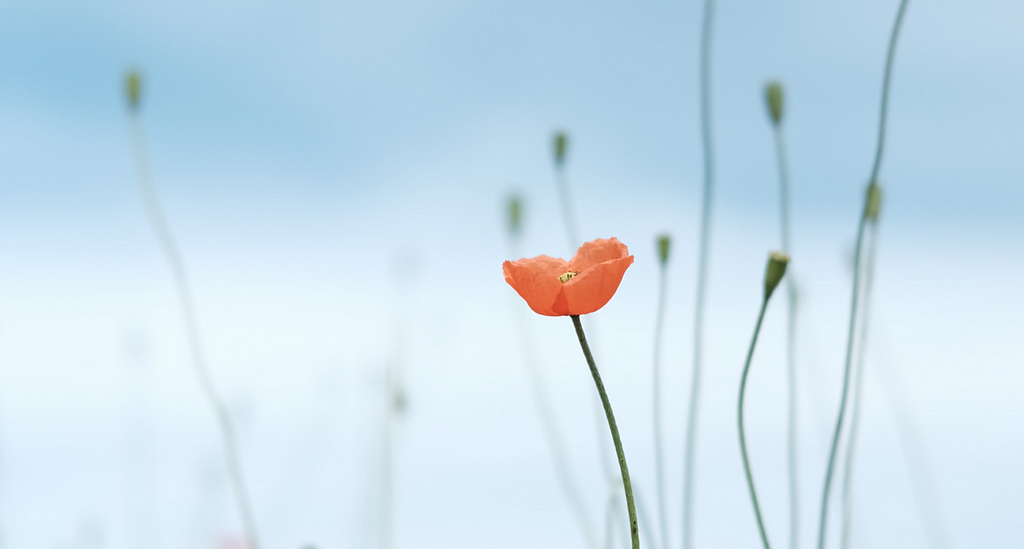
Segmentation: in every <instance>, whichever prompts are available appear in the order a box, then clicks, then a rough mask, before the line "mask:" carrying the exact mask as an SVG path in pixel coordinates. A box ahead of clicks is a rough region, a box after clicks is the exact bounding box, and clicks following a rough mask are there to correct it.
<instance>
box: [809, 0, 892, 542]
mask: <svg viewBox="0 0 1024 549" xmlns="http://www.w3.org/2000/svg"><path fill="white" fill-rule="evenodd" d="M908 2H909V0H901V2H900V7H899V11H897V13H896V22H895V23H894V24H893V28H892V36H891V37H890V39H889V50H888V53H887V55H886V59H885V74H884V76H883V79H882V105H881V108H880V112H879V122H878V147H877V148H876V149H875V161H874V165H873V166H872V168H871V177H870V178H869V179H868V183H869V184H875V182H876V181H877V179H878V171H879V169H881V165H882V152H883V151H884V145H885V126H886V117H887V115H888V110H889V85H890V81H891V79H892V65H893V59H894V57H895V55H896V41H897V39H898V38H899V32H900V27H901V25H902V23H903V15H904V14H905V13H906V9H907V4H908ZM864 210H865V211H864V212H863V213H862V214H861V217H860V221H859V223H858V227H857V244H856V246H855V248H854V259H853V292H852V293H853V297H852V300H851V305H850V327H849V331H848V334H847V339H846V361H845V366H844V371H843V392H842V397H841V399H840V403H839V417H838V418H837V420H836V428H835V432H834V433H833V435H832V448H831V450H830V451H829V458H828V467H827V468H826V469H825V484H824V489H823V490H822V495H821V515H820V518H819V524H818V549H824V547H825V536H826V528H827V527H828V496H829V491H830V489H831V487H832V474H833V469H834V467H835V459H836V452H837V451H838V449H839V436H840V434H841V433H842V428H843V416H844V415H845V413H846V400H847V396H848V395H847V393H848V391H849V385H850V371H851V370H852V368H851V365H852V359H853V344H854V335H855V332H856V325H857V303H858V294H859V290H860V260H861V251H862V250H861V245H862V241H863V237H864V225H865V223H866V222H867V216H866V215H865V214H866V210H867V197H865V208H864Z"/></svg>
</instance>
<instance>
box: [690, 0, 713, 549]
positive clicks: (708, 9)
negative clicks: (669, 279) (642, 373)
mask: <svg viewBox="0 0 1024 549" xmlns="http://www.w3.org/2000/svg"><path fill="white" fill-rule="evenodd" d="M713 8H714V2H713V0H705V2H704V19H703V23H702V26H701V39H700V121H701V138H702V140H701V141H702V144H703V149H704V194H703V201H702V205H701V215H700V252H699V256H698V260H697V300H696V304H695V306H694V323H693V377H692V379H691V382H690V409H689V412H688V416H687V421H686V447H685V450H684V452H685V455H684V457H683V549H689V548H690V546H691V545H692V542H693V527H692V521H693V469H694V454H695V445H696V439H697V411H698V409H699V400H698V399H699V398H700V380H701V363H702V359H703V356H702V352H703V339H704V298H705V295H706V293H707V289H706V286H707V271H708V247H709V245H710V242H709V241H710V238H711V191H712V183H713V181H714V155H713V150H712V144H711V28H712V27H711V22H712V16H713V14H714V10H713Z"/></svg>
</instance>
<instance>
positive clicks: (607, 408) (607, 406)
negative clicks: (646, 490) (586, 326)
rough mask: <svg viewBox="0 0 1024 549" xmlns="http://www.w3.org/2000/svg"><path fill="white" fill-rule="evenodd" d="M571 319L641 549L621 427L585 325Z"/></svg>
mask: <svg viewBox="0 0 1024 549" xmlns="http://www.w3.org/2000/svg"><path fill="white" fill-rule="evenodd" d="M571 318H572V325H573V327H575V328H576V337H578V338H579V340H580V347H581V348H582V349H583V356H584V357H586V359H587V366H589V367H590V374H591V375H592V376H594V385H596V386H597V394H598V395H599V396H600V397H601V405H602V406H604V414H605V416H607V417H608V429H609V430H611V432H612V442H613V443H614V444H615V455H616V456H617V457H618V458H619V471H620V472H621V473H622V488H623V490H624V491H625V492H626V510H627V511H628V512H629V533H630V536H631V538H632V540H633V549H640V528H639V527H638V526H637V519H636V505H635V504H634V503H633V485H632V484H631V483H630V482H629V467H627V466H626V454H625V452H623V450H622V439H620V438H619V427H618V426H617V425H616V424H615V414H614V413H613V412H612V403H611V402H610V401H609V400H608V393H607V392H606V391H605V390H604V382H602V381H601V374H600V373H599V372H598V371H597V364H595V363H594V355H592V354H591V353H590V345H587V336H586V335H585V334H584V333H583V324H582V323H580V317H579V315H571Z"/></svg>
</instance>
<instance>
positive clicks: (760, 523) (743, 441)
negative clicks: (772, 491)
mask: <svg viewBox="0 0 1024 549" xmlns="http://www.w3.org/2000/svg"><path fill="white" fill-rule="evenodd" d="M768 299H769V297H768V296H765V298H764V301H762V302H761V312H760V313H758V314H757V324H756V325H755V326H754V337H753V338H752V339H751V340H750V350H749V351H747V362H746V364H744V366H743V377H742V378H741V379H740V399H739V404H738V406H737V407H738V409H739V419H738V423H739V427H740V452H741V453H742V454H743V470H744V472H746V474H747V487H748V488H750V501H751V502H753V504H754V515H755V516H756V517H757V528H758V531H759V532H760V533H761V541H762V542H764V548H765V549H771V548H770V546H769V545H768V534H767V533H766V532H765V530H764V520H763V519H762V518H761V506H760V505H758V503H757V491H756V490H754V477H753V475H752V474H751V472H750V458H749V457H747V436H746V433H745V432H744V430H743V399H744V397H745V396H746V393H747V374H749V373H750V361H751V359H752V358H754V347H755V346H757V335H758V334H760V333H761V323H762V322H763V321H764V312H765V311H766V310H767V309H768Z"/></svg>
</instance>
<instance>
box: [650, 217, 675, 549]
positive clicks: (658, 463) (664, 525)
mask: <svg viewBox="0 0 1024 549" xmlns="http://www.w3.org/2000/svg"><path fill="white" fill-rule="evenodd" d="M656 243H657V246H658V266H659V269H658V313H657V316H656V317H655V321H654V375H653V379H654V383H653V385H654V395H653V398H652V400H653V406H654V414H653V416H654V474H655V480H656V482H657V486H656V488H657V497H658V523H659V526H660V529H661V546H662V547H664V548H665V549H668V548H669V547H670V546H671V543H670V542H669V538H668V511H667V510H666V505H665V453H664V448H663V447H662V445H663V443H664V442H663V440H662V439H663V438H664V437H663V433H662V429H661V334H662V330H663V329H664V325H665V299H666V294H667V293H668V287H667V286H668V255H669V249H670V247H671V245H672V239H671V238H670V237H669V236H668V235H667V234H664V235H661V236H659V237H658V239H657V242H656Z"/></svg>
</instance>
